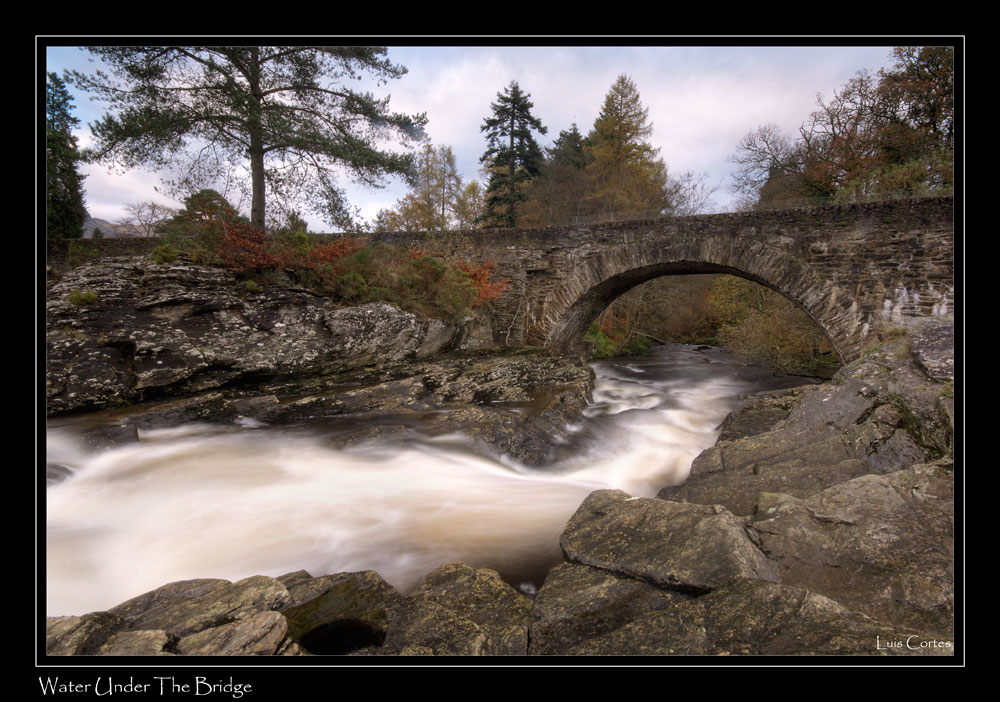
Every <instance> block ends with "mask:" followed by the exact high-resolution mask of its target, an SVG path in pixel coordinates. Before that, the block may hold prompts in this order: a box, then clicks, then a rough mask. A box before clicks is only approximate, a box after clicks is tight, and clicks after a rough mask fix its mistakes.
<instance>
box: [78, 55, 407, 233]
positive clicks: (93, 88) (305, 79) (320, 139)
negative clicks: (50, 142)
mask: <svg viewBox="0 0 1000 702" xmlns="http://www.w3.org/2000/svg"><path fill="white" fill-rule="evenodd" d="M88 51H90V52H91V53H93V54H95V55H96V56H97V57H98V58H100V59H102V60H103V61H104V62H105V63H106V64H107V65H108V66H110V68H111V71H112V73H113V74H114V76H113V77H109V76H108V75H106V74H104V73H101V72H97V73H95V74H94V75H90V76H87V75H83V74H81V73H78V72H72V73H70V74H69V75H70V76H71V78H72V81H73V83H74V84H76V85H78V86H79V87H81V88H82V89H84V90H87V91H90V92H92V93H93V94H94V95H95V96H96V97H98V98H100V99H103V100H104V101H106V102H107V103H108V104H109V105H110V107H111V108H112V109H113V110H114V114H109V115H108V116H106V117H105V118H104V119H102V120H100V121H99V122H97V123H96V124H94V125H92V131H93V133H94V139H95V146H94V148H93V149H91V150H90V151H89V152H88V155H89V156H90V157H91V158H92V159H93V160H95V161H101V162H106V163H111V164H115V165H119V166H122V167H126V168H131V167H133V166H137V165H141V164H146V165H153V166H167V165H174V166H178V165H179V166H182V167H183V168H184V170H185V172H186V173H187V174H189V175H191V174H193V176H198V177H197V178H195V179H194V180H193V181H192V182H187V183H182V184H181V187H182V189H186V190H187V191H188V192H194V191H195V190H197V189H198V186H199V185H202V186H203V185H204V184H205V182H206V181H210V180H212V179H213V178H217V177H219V176H221V175H224V174H226V173H230V172H233V171H234V170H235V169H242V168H249V171H250V187H249V195H250V197H249V200H250V203H251V205H250V220H251V223H252V224H253V226H254V227H259V228H262V227H263V226H264V224H265V221H266V217H265V191H266V193H267V196H268V197H269V198H273V199H276V200H278V201H279V202H280V203H281V207H280V209H282V210H284V211H288V210H289V209H294V207H293V204H294V203H302V204H304V205H308V206H309V208H310V209H311V210H312V211H314V212H317V213H319V214H321V215H322V216H323V217H324V219H325V220H326V221H327V222H329V223H331V224H334V225H336V226H341V227H349V226H350V225H351V224H352V223H353V213H352V212H351V209H350V206H349V203H347V201H346V199H345V196H344V193H343V191H342V190H341V188H340V187H339V186H338V177H339V175H340V171H341V169H345V170H347V171H348V172H349V173H350V174H351V175H352V176H353V177H354V179H355V181H356V182H359V183H361V184H364V185H368V186H371V187H378V186H381V185H382V184H383V182H384V179H385V178H386V177H389V176H394V175H403V176H405V177H407V178H409V177H411V176H412V170H413V157H412V154H404V153H396V152H394V151H390V150H385V149H383V148H381V142H382V140H383V139H384V138H385V137H387V136H395V137H398V138H399V139H400V140H401V141H402V142H403V143H404V144H406V143H408V142H409V140H411V139H421V138H422V137H423V126H424V125H425V123H426V117H425V116H424V115H416V116H409V115H404V114H399V113H393V112H390V111H389V107H388V102H389V101H388V98H385V99H379V98H376V97H374V96H373V95H372V94H370V93H362V92H358V91H356V90H353V89H351V88H350V87H349V86H348V81H352V80H360V79H361V77H362V75H363V74H369V75H371V76H372V77H374V78H375V79H377V80H379V81H381V82H385V81H388V80H390V79H393V78H398V77H400V76H402V75H403V74H404V73H406V69H405V68H404V67H402V66H397V65H393V64H392V63H390V62H389V61H388V60H387V59H384V58H381V56H382V55H383V54H385V53H386V49H385V47H372V46H172V47H165V46H106V47H88ZM192 140H195V141H196V146H197V148H192V149H190V150H189V149H188V146H189V143H190V141H192Z"/></svg>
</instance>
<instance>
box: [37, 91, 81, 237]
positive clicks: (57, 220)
mask: <svg viewBox="0 0 1000 702" xmlns="http://www.w3.org/2000/svg"><path fill="white" fill-rule="evenodd" d="M72 111H73V99H72V97H71V96H70V94H69V92H68V91H67V90H66V84H65V83H64V82H63V81H62V79H60V78H59V76H57V75H56V74H55V73H48V74H47V82H46V85H45V231H46V237H47V238H49V239H76V238H79V237H81V236H82V235H83V223H84V221H86V219H87V208H86V206H85V205H84V201H83V200H84V191H83V179H84V176H82V175H80V173H79V171H77V163H78V162H79V161H80V154H79V151H78V149H77V143H76V137H74V136H73V131H72V130H73V127H75V126H76V125H77V124H79V123H80V120H78V119H77V118H76V117H74V116H73V114H72Z"/></svg>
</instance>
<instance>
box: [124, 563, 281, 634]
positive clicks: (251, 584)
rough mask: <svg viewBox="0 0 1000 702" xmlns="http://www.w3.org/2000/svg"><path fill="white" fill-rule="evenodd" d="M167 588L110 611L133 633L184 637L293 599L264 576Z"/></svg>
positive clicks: (274, 607) (248, 616)
mask: <svg viewBox="0 0 1000 702" xmlns="http://www.w3.org/2000/svg"><path fill="white" fill-rule="evenodd" d="M166 587H167V588H168V590H169V591H168V592H167V593H161V592H158V591H156V590H154V591H153V592H151V593H147V594H145V595H140V596H139V598H136V599H133V600H129V601H128V602H125V603H122V604H121V605H119V606H117V607H115V608H113V609H112V610H110V611H111V612H112V613H114V614H117V615H118V616H121V617H122V618H123V619H125V620H126V622H127V627H126V628H127V629H129V630H132V631H136V630H140V629H162V630H164V631H167V632H170V633H171V634H174V635H176V636H179V637H184V636H188V635H190V634H195V633H198V632H200V631H203V630H204V629H208V628H211V627H215V626H219V625H221V624H228V623H230V622H233V621H239V620H242V619H249V618H251V617H253V616H254V615H256V614H258V613H260V612H265V611H269V610H273V609H278V608H279V607H281V606H282V605H284V604H285V603H286V602H288V599H289V594H288V590H286V589H285V586H284V585H282V584H281V583H280V582H279V581H277V580H275V579H274V578H269V577H266V576H263V575H255V576H252V577H249V578H244V579H243V580H240V581H238V582H235V583H229V582H226V581H223V584H218V582H217V581H188V582H187V583H184V584H181V585H179V586H173V587H172V586H170V585H168V586H166ZM161 589H162V588H161ZM199 592H201V593H202V594H196V593H199Z"/></svg>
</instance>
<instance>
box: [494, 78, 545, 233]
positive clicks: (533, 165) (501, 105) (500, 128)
mask: <svg viewBox="0 0 1000 702" xmlns="http://www.w3.org/2000/svg"><path fill="white" fill-rule="evenodd" d="M529 97H530V95H529V94H528V93H524V92H522V91H521V88H520V86H518V84H517V81H513V80H512V81H511V82H510V85H508V86H507V87H506V88H505V89H504V91H503V92H502V93H498V94H497V102H495V103H492V104H491V105H490V107H491V108H492V110H493V116H492V117H487V118H486V120H485V121H484V122H483V126H482V127H481V128H480V131H482V132H485V133H486V140H487V144H488V147H487V149H486V151H485V152H484V153H483V155H482V157H480V159H479V162H480V163H482V164H483V165H484V166H485V168H486V170H487V172H488V173H489V183H488V184H487V187H486V213H485V214H484V215H483V217H482V220H483V221H484V222H486V223H488V224H489V225H492V226H499V227H514V226H517V206H518V204H520V203H521V202H523V201H524V199H525V195H524V185H525V184H526V183H527V182H528V181H530V180H531V179H532V178H534V177H535V176H537V175H538V174H539V173H541V168H542V162H543V159H544V156H543V154H542V150H541V148H540V147H539V146H538V143H537V142H536V141H535V138H534V137H533V136H532V131H537V132H538V133H539V134H545V133H546V132H547V131H548V129H547V128H546V127H544V126H542V123H541V120H539V119H538V118H537V117H535V116H534V115H532V114H531V108H533V107H534V104H533V103H532V102H531V101H530V100H529V99H528V98H529Z"/></svg>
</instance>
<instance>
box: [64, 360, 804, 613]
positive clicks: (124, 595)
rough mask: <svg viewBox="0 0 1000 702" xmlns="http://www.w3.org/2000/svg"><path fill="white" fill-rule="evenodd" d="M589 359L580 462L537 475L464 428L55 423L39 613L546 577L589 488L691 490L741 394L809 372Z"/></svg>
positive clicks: (721, 363)
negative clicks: (379, 430) (244, 583)
mask: <svg viewBox="0 0 1000 702" xmlns="http://www.w3.org/2000/svg"><path fill="white" fill-rule="evenodd" d="M594 368H595V371H596V373H597V378H598V381H597V385H596V388H595V391H594V398H593V403H592V404H591V405H590V406H589V407H588V409H587V412H586V415H587V416H586V419H585V420H584V422H583V423H582V424H581V426H579V427H577V430H578V431H577V434H578V435H579V436H580V437H581V440H580V442H579V447H576V448H578V450H577V452H576V455H573V456H571V457H570V458H567V459H564V460H562V461H560V462H559V463H557V464H556V465H554V466H549V467H546V468H544V469H529V468H525V467H522V466H518V465H515V464H512V463H510V462H509V461H505V460H502V459H496V458H493V457H490V456H488V455H483V453H482V452H480V453H478V454H477V453H476V452H475V451H474V449H473V447H472V446H471V445H470V444H469V443H468V442H466V441H464V440H462V439H461V438H459V437H446V438H445V439H438V440H411V441H408V442H407V443H404V444H400V443H394V444H377V443H367V444H363V445H359V446H355V447H352V448H351V449H347V450H345V449H333V448H330V447H329V446H328V445H326V444H325V442H324V439H323V437H322V436H321V435H309V434H306V433H303V432H302V431H295V432H293V431H290V430H287V429H282V428H278V427H276V428H270V427H257V428H244V427H236V426H229V427H218V426H205V425H197V426H194V425H188V426H182V427H178V428H175V429H168V430H157V431H146V432H140V441H139V442H138V443H134V444H130V445H125V446H121V447H117V448H114V449H110V450H106V451H102V452H97V453H88V452H87V451H85V450H84V449H83V448H81V444H80V443H79V442H78V441H77V440H76V439H75V438H74V436H73V435H72V434H70V433H69V432H66V431H63V430H60V429H58V428H57V427H55V426H53V427H50V428H49V431H48V456H47V458H48V461H49V462H50V463H57V464H60V465H63V466H66V467H68V468H70V469H71V471H72V472H71V475H70V476H69V477H68V478H67V479H65V480H63V481H61V482H58V483H55V484H53V485H51V486H49V487H48V489H47V491H46V505H45V506H46V527H47V529H46V531H47V534H46V567H47V574H46V586H47V587H46V590H47V593H46V612H47V614H48V615H50V616H55V615H66V614H83V613H86V612H90V611H95V610H105V609H108V608H110V607H113V606H114V605H116V604H119V603H121V602H123V601H125V600H127V599H129V598H131V597H134V596H136V595H139V594H142V593H143V592H147V591H149V590H152V589H154V588H156V587H159V586H161V585H164V584H166V583H168V582H172V581H176V580H184V579H189V578H225V579H227V580H238V579H241V578H244V577H247V576H250V575H257V574H262V575H271V576H279V575H282V574H284V573H288V572H291V571H295V570H300V569H305V570H307V571H309V572H310V573H311V574H313V575H323V574H327V573H337V572H347V571H358V570H366V569H372V570H376V571H378V572H379V573H380V574H381V575H382V576H383V577H384V578H385V579H386V580H388V581H389V582H390V583H392V584H393V585H395V586H396V587H397V588H399V589H400V590H401V591H403V592H406V591H408V590H409V589H411V588H413V587H414V586H415V585H416V584H417V583H418V582H419V580H420V579H421V578H422V577H423V576H424V575H426V574H427V573H429V572H430V571H432V570H433V569H434V568H436V567H437V566H439V565H442V564H444V563H447V562H449V561H454V560H463V561H466V562H467V563H469V564H470V565H473V566H475V567H483V566H485V567H490V568H494V569H496V570H498V571H500V572H501V574H503V575H504V576H505V578H507V579H508V580H510V581H511V582H514V583H515V584H516V583H518V582H521V581H528V580H534V581H535V584H538V580H539V579H540V576H541V575H544V573H545V571H546V570H547V568H548V567H549V566H550V565H552V564H554V563H556V562H558V561H559V560H560V552H559V544H558V541H559V535H560V533H561V532H562V530H563V528H564V527H565V525H566V522H567V521H568V520H569V518H570V517H571V516H572V514H573V512H574V511H575V510H576V508H577V507H578V506H579V505H580V503H581V502H582V501H583V499H584V498H585V497H586V496H587V495H588V494H589V493H590V492H592V491H593V490H597V489H602V488H619V489H622V490H625V491H626V492H629V493H630V494H633V495H641V496H650V497H651V496H654V495H655V494H656V492H657V491H658V490H659V489H660V488H661V487H663V486H665V485H671V484H677V483H680V482H682V481H683V480H684V479H685V478H686V477H687V474H688V471H689V470H690V466H691V461H692V460H693V459H694V457H695V456H697V454H698V453H700V452H701V451H702V450H704V449H705V448H707V447H709V446H711V445H712V444H713V443H714V441H715V439H716V437H717V435H718V426H719V423H720V422H721V421H722V420H723V419H724V418H725V416H726V414H727V413H728V412H729V411H730V410H731V409H732V408H733V407H734V406H735V404H736V402H737V400H738V398H739V397H740V396H742V395H744V394H746V393H751V392H755V391H758V390H762V389H770V388H774V387H781V386H789V385H795V384H800V383H801V382H806V381H804V379H797V380H795V379H789V378H775V377H771V374H770V373H762V372H760V371H754V370H752V369H747V368H744V367H741V366H739V365H736V364H734V363H732V362H731V361H730V359H729V357H728V356H727V355H726V354H724V352H721V351H717V350H712V351H696V350H695V349H694V348H693V347H685V346H667V347H658V348H657V349H656V350H655V351H654V352H653V353H651V354H650V355H648V356H646V357H643V358H641V359H630V360H629V361H627V362H618V363H609V362H601V363H595V364H594ZM584 437H586V439H584Z"/></svg>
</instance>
